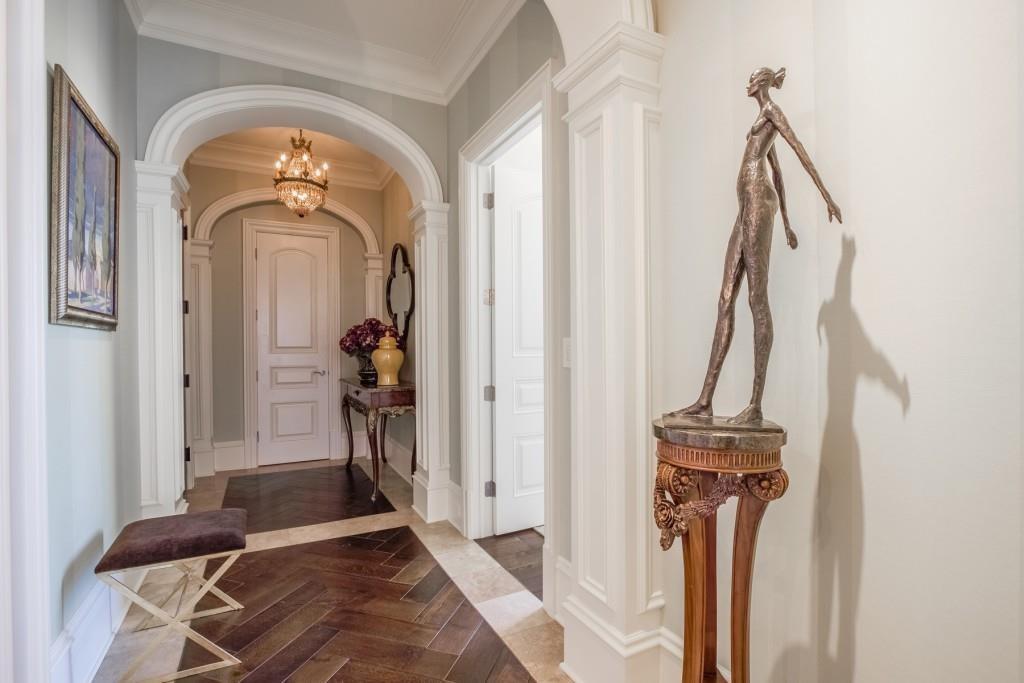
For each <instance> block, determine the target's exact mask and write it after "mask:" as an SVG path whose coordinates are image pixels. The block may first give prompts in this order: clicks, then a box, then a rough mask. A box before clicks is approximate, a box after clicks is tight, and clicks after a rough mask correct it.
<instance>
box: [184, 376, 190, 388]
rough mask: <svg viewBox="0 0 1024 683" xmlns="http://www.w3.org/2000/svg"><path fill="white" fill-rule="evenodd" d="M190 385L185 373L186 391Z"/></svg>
mask: <svg viewBox="0 0 1024 683" xmlns="http://www.w3.org/2000/svg"><path fill="white" fill-rule="evenodd" d="M190 384H191V380H190V378H189V376H188V373H185V388H186V389H188V388H189V385H190Z"/></svg>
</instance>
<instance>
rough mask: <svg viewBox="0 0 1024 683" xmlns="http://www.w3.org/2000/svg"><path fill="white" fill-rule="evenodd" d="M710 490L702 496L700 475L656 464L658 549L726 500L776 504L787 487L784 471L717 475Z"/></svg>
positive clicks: (685, 469)
mask: <svg viewBox="0 0 1024 683" xmlns="http://www.w3.org/2000/svg"><path fill="white" fill-rule="evenodd" d="M715 476H716V478H715V480H714V483H713V484H712V485H711V489H710V490H709V491H708V492H707V493H706V494H704V495H703V496H702V495H701V491H699V490H698V489H697V483H698V480H699V477H700V475H699V473H698V472H697V471H695V470H691V469H687V468H684V467H678V466H676V465H671V464H669V463H665V462H659V463H658V473H657V476H656V477H655V482H654V523H655V524H657V526H658V528H659V529H661V548H662V550H668V549H669V548H671V547H672V544H673V543H674V542H675V539H676V536H682V535H683V534H685V533H686V532H687V523H688V522H689V521H690V520H693V519H704V518H706V517H710V516H711V515H713V514H715V512H716V511H717V510H718V508H719V507H721V506H722V505H723V504H724V503H725V502H726V501H727V500H729V498H731V497H733V496H735V497H740V496H753V497H755V498H757V499H759V500H762V501H765V502H770V501H773V500H778V499H779V498H781V497H782V496H783V494H785V493H786V489H787V488H788V487H789V476H788V475H787V474H786V472H785V470H782V469H778V470H772V471H770V472H759V473H754V474H733V473H728V472H727V473H719V474H717V475H715Z"/></svg>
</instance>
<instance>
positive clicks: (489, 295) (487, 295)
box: [484, 287, 494, 306]
mask: <svg viewBox="0 0 1024 683" xmlns="http://www.w3.org/2000/svg"><path fill="white" fill-rule="evenodd" d="M493 305H494V288H493V287H492V288H490V289H485V290H484V306H493Z"/></svg>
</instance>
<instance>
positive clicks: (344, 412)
mask: <svg viewBox="0 0 1024 683" xmlns="http://www.w3.org/2000/svg"><path fill="white" fill-rule="evenodd" d="M341 417H342V419H343V420H344V421H345V433H346V434H347V435H348V463H346V465H345V468H346V469H352V456H353V455H355V444H354V443H352V406H351V405H350V401H349V398H348V395H347V394H346V395H345V397H344V398H342V399H341Z"/></svg>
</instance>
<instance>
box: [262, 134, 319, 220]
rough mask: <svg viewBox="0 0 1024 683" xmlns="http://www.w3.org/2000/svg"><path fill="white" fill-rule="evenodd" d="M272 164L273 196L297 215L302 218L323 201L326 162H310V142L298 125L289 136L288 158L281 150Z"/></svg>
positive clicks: (311, 160) (311, 145) (311, 143)
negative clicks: (293, 134)
mask: <svg viewBox="0 0 1024 683" xmlns="http://www.w3.org/2000/svg"><path fill="white" fill-rule="evenodd" d="M274 167H275V168H276V169H277V172H276V173H275V174H274V189H276V190H277V198H278V199H280V200H281V201H282V202H283V203H284V205H285V206H287V207H288V208H289V209H291V210H292V211H294V212H295V214H296V215H297V216H298V217H299V218H305V217H306V216H308V215H309V214H311V213H313V212H314V211H316V210H317V209H319V208H320V207H321V206H323V205H324V202H325V201H327V164H326V163H324V164H321V165H320V166H317V165H315V164H314V163H313V142H312V141H311V140H307V139H306V138H304V137H303V136H302V129H301V128H300V129H299V137H298V138H292V154H291V157H290V158H289V156H288V154H287V153H285V152H282V153H281V158H280V159H278V161H277V163H275V164H274Z"/></svg>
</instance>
